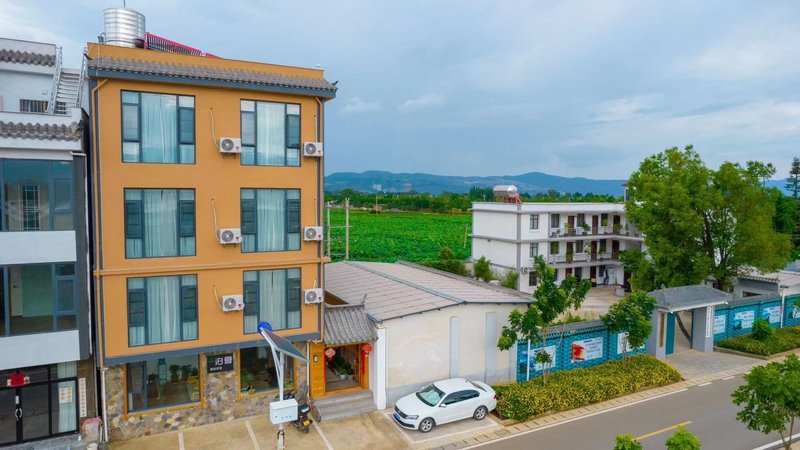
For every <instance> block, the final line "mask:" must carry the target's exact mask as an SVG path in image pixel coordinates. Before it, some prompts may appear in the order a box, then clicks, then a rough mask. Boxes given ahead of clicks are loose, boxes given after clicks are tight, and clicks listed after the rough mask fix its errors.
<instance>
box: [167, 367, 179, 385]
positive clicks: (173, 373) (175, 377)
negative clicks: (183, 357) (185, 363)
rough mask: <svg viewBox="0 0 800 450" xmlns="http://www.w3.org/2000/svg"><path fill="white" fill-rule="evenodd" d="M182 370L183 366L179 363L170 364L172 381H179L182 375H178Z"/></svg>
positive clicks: (170, 379)
mask: <svg viewBox="0 0 800 450" xmlns="http://www.w3.org/2000/svg"><path fill="white" fill-rule="evenodd" d="M180 371H181V366H179V365H177V364H173V365H171V366H169V381H170V382H171V383H177V382H178V380H180V377H179V376H178V372H180Z"/></svg>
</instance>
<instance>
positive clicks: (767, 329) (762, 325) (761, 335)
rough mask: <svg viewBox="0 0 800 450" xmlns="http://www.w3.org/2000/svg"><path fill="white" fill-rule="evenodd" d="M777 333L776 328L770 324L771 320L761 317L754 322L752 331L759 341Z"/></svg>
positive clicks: (754, 337)
mask: <svg viewBox="0 0 800 450" xmlns="http://www.w3.org/2000/svg"><path fill="white" fill-rule="evenodd" d="M773 333H775V328H772V325H770V324H769V320H767V319H764V318H760V319H756V321H755V322H753V331H752V332H751V333H750V334H751V335H752V336H753V339H755V340H757V341H764V340H766V339H767V338H768V337H770V336H772V334H773Z"/></svg>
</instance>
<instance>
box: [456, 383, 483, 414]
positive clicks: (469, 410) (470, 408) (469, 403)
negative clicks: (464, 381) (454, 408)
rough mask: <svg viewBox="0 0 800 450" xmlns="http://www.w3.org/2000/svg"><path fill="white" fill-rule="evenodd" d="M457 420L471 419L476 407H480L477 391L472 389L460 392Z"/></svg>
mask: <svg viewBox="0 0 800 450" xmlns="http://www.w3.org/2000/svg"><path fill="white" fill-rule="evenodd" d="M459 405H460V407H459V409H458V411H459V413H460V417H459V419H466V418H467V417H472V415H473V414H474V413H475V410H476V409H478V406H480V405H481V395H480V393H479V392H478V391H476V390H474V389H468V390H466V391H462V395H461V401H460V402H459Z"/></svg>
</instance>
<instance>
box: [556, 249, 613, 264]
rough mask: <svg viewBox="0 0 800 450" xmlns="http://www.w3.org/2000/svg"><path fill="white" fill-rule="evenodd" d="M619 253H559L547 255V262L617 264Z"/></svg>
mask: <svg viewBox="0 0 800 450" xmlns="http://www.w3.org/2000/svg"><path fill="white" fill-rule="evenodd" d="M618 261H619V252H600V253H572V254H570V253H561V254H555V255H549V256H548V257H547V262H548V263H550V264H580V263H594V262H597V263H604V262H618Z"/></svg>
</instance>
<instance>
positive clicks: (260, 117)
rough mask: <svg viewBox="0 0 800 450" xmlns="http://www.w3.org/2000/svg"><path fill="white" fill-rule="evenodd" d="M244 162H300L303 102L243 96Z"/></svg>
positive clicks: (260, 164) (289, 164)
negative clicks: (295, 102) (278, 101)
mask: <svg viewBox="0 0 800 450" xmlns="http://www.w3.org/2000/svg"><path fill="white" fill-rule="evenodd" d="M241 120H242V165H245V166H299V165H300V105H297V104H289V103H272V102H256V101H252V100H242V102H241Z"/></svg>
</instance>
